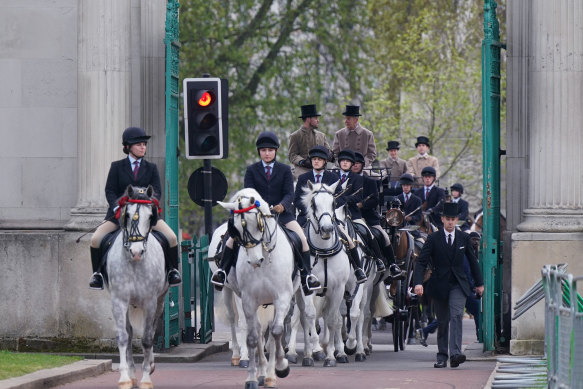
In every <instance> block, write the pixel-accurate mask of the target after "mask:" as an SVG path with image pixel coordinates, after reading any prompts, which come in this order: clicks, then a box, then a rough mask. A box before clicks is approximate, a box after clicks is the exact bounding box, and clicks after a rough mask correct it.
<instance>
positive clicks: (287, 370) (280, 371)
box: [265, 366, 289, 386]
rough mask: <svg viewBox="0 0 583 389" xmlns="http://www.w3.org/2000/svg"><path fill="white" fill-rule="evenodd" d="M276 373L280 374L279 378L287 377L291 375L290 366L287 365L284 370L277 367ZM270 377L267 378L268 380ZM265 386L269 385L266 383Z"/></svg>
mask: <svg viewBox="0 0 583 389" xmlns="http://www.w3.org/2000/svg"><path fill="white" fill-rule="evenodd" d="M275 375H276V376H278V377H279V378H285V377H287V376H288V375H289V366H288V367H286V368H285V369H283V370H277V369H275ZM268 379H269V378H267V379H266V381H267V380H268ZM273 381H274V382H273V383H275V380H273ZM265 386H267V385H265Z"/></svg>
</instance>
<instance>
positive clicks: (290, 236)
mask: <svg viewBox="0 0 583 389" xmlns="http://www.w3.org/2000/svg"><path fill="white" fill-rule="evenodd" d="M279 226H280V227H281V229H282V230H283V232H284V233H285V237H286V238H287V240H288V242H289V243H290V244H291V246H292V251H293V253H294V264H296V265H295V267H296V270H299V269H298V268H297V267H298V266H297V264H298V263H302V240H301V239H300V236H299V235H298V234H296V233H295V232H294V231H292V230H290V229H289V228H286V226H284V225H283V224H281V223H280V225H279ZM296 274H297V271H294V272H293V276H292V280H293V279H294V278H295V276H296Z"/></svg>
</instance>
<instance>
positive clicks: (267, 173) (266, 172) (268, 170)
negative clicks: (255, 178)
mask: <svg viewBox="0 0 583 389" xmlns="http://www.w3.org/2000/svg"><path fill="white" fill-rule="evenodd" d="M265 175H266V176H267V179H268V180H269V179H270V178H271V166H269V165H268V166H265Z"/></svg>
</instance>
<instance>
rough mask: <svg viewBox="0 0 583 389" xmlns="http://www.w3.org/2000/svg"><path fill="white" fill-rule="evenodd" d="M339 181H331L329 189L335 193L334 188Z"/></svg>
mask: <svg viewBox="0 0 583 389" xmlns="http://www.w3.org/2000/svg"><path fill="white" fill-rule="evenodd" d="M339 182H340V181H336V182H335V183H333V184H332V185H330V186H329V188H330V190H331V191H332V193H336V188H337V187H338V183H339Z"/></svg>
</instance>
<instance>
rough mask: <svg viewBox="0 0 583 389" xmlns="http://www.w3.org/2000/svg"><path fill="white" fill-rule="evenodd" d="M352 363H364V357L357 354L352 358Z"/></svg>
mask: <svg viewBox="0 0 583 389" xmlns="http://www.w3.org/2000/svg"><path fill="white" fill-rule="evenodd" d="M354 361H355V362H364V361H366V355H364V354H361V353H358V354H356V355H355V356H354Z"/></svg>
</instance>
